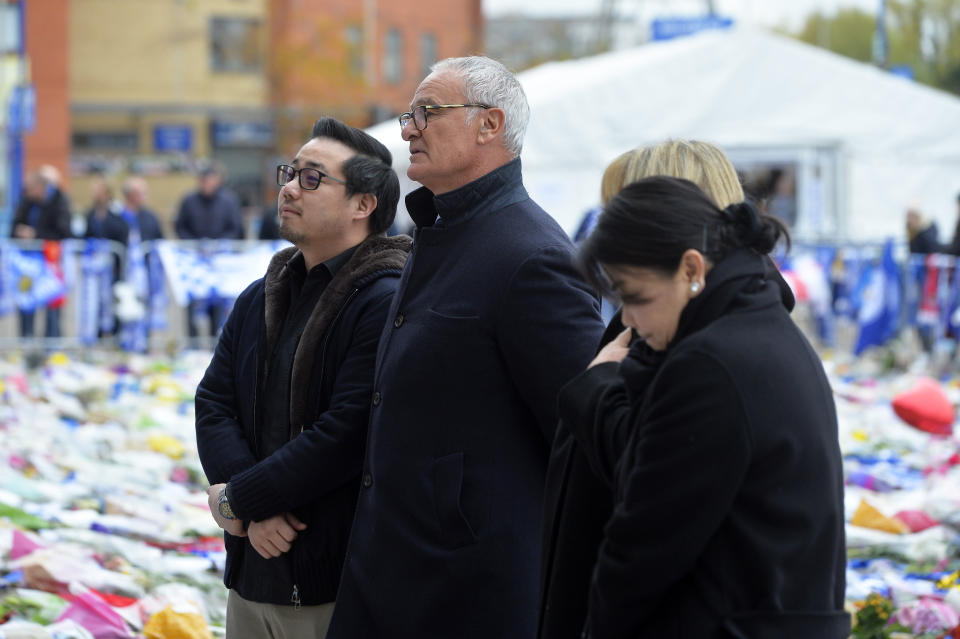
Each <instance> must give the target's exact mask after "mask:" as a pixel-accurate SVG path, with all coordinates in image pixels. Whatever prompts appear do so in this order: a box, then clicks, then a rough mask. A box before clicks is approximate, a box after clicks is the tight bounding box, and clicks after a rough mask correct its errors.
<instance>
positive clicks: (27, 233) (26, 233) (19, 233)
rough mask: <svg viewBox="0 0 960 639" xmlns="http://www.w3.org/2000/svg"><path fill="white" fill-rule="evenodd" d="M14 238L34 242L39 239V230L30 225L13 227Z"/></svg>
mask: <svg viewBox="0 0 960 639" xmlns="http://www.w3.org/2000/svg"><path fill="white" fill-rule="evenodd" d="M13 236H14V237H17V238H20V239H21V240H32V239H34V238H36V237H37V230H36V229H35V228H33V227H32V226H30V225H29V224H17V225H16V226H15V227H13Z"/></svg>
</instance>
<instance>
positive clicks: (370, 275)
mask: <svg viewBox="0 0 960 639" xmlns="http://www.w3.org/2000/svg"><path fill="white" fill-rule="evenodd" d="M391 161H392V158H391V155H390V152H389V151H388V150H387V149H386V147H384V146H383V145H382V144H381V143H380V142H378V141H376V140H375V139H373V138H372V137H370V136H369V135H367V134H366V133H364V132H363V131H360V130H358V129H354V128H353V127H349V126H347V125H345V124H343V123H341V122H339V121H337V120H334V119H333V118H323V119H321V120H318V121H317V123H316V125H315V126H314V128H313V135H312V137H311V139H310V140H309V141H308V142H307V143H306V144H304V145H303V147H301V148H300V151H299V152H298V153H297V155H296V157H295V158H294V159H293V160H292V162H291V163H290V164H289V165H287V164H281V165H280V166H278V167H277V184H278V185H279V186H281V187H282V188H281V189H280V193H279V196H278V212H279V217H280V235H281V237H283V238H285V239H287V240H289V241H290V242H292V243H293V245H294V246H293V247H290V248H287V249H284V250H281V251H280V252H278V253H277V254H276V255H275V256H274V257H273V259H272V261H271V262H270V265H269V267H268V268H267V273H266V275H265V277H264V278H262V279H260V280H257V281H256V282H254V283H253V284H251V285H250V286H249V287H248V288H247V289H246V291H244V292H243V293H242V294H241V295H240V297H239V298H238V299H237V302H236V304H235V306H234V309H233V312H232V313H231V315H230V318H229V319H228V320H227V323H226V325H225V326H224V329H223V332H222V334H221V336H220V339H219V342H218V343H217V348H216V351H215V352H214V355H213V360H212V361H211V362H210V366H209V368H208V369H207V371H206V374H205V375H204V377H203V380H202V381H201V382H200V385H199V386H198V388H197V397H196V430H197V448H198V451H199V453H200V461H201V463H202V464H203V469H204V471H205V472H206V475H207V479H208V480H209V481H210V484H211V486H210V489H209V491H208V497H209V504H210V510H211V513H212V514H213V517H214V519H215V520H216V521H217V523H218V524H219V525H220V527H221V528H223V529H224V531H225V534H224V540H225V544H226V549H227V562H226V568H225V571H224V583H225V584H226V586H227V587H228V588H229V589H230V593H229V595H228V603H227V627H226V633H227V636H228V637H230V638H231V639H243V638H245V637H250V638H257V639H262V638H263V637H286V638H298V637H304V638H307V637H309V638H311V639H313V638H316V637H324V636H325V635H326V632H327V626H328V625H329V621H330V616H331V614H332V611H333V605H334V604H333V602H334V599H335V596H336V590H337V584H338V583H339V581H340V570H341V566H342V564H343V559H344V556H345V553H346V546H347V540H348V537H349V532H350V524H351V521H352V520H353V514H354V508H355V506H356V500H357V492H358V490H359V486H360V470H361V464H362V460H363V447H364V441H365V437H366V428H367V419H368V416H369V410H370V395H371V394H372V392H373V390H372V382H373V370H374V359H375V356H376V348H377V342H378V340H379V338H380V333H381V332H382V330H383V325H384V323H385V320H386V317H387V312H388V310H389V306H390V302H391V300H392V298H393V295H394V292H395V291H396V288H397V285H398V281H399V276H400V273H401V269H402V268H403V264H404V262H405V260H406V257H407V253H408V251H409V248H410V238H409V237H406V236H397V237H391V238H388V237H386V235H385V233H384V231H385V230H386V229H387V228H388V227H389V226H390V224H391V223H392V222H393V218H394V214H395V213H396V206H397V200H398V199H399V193H400V190H399V189H400V187H399V181H398V179H397V175H396V173H395V172H394V171H393V169H392V168H391Z"/></svg>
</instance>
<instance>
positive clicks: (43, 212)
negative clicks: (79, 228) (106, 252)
mask: <svg viewBox="0 0 960 639" xmlns="http://www.w3.org/2000/svg"><path fill="white" fill-rule="evenodd" d="M36 205H37V206H38V207H40V211H39V215H37V216H36V219H35V221H34V222H35V223H34V224H31V220H30V213H31V210H32V209H33V206H34V202H32V201H30V200H28V199H27V198H23V199H22V200H21V201H20V204H19V205H18V206H17V213H16V215H15V216H14V218H13V224H11V225H10V231H11V236H12V233H13V231H14V230H15V229H16V227H17V225H18V224H27V225H28V226H32V227H33V228H34V230H35V231H36V233H37V237H36V239H38V240H65V239H67V238H68V237H71V236H72V233H71V232H70V203H69V201H68V200H67V197H66V196H65V195H64V194H63V192H62V191H60V189H55V190H53V191H52V192H51V193H50V195H49V196H48V197H47V199H46V200H44V201H43V202H39V203H37V204H36Z"/></svg>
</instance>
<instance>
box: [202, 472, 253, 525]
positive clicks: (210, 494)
mask: <svg viewBox="0 0 960 639" xmlns="http://www.w3.org/2000/svg"><path fill="white" fill-rule="evenodd" d="M224 487H226V484H214V485H213V486H211V487H210V488H207V505H208V506H210V514H211V515H213V520H214V521H215V522H217V525H218V526H220V527H221V528H223V529H224V530H225V531H227V532H228V533H230V534H231V535H233V536H234V537H246V536H247V533H246V531H245V530H244V529H243V522H242V521H240V520H239V519H227V518H226V517H224V516H223V515H221V514H220V508H219V507H218V505H217V499H218V498H219V496H220V491H221V490H223V488H224Z"/></svg>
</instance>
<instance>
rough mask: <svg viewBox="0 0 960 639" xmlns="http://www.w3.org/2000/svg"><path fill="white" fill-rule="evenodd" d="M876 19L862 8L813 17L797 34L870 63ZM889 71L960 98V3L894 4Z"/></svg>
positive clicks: (893, 0) (918, 0)
mask: <svg viewBox="0 0 960 639" xmlns="http://www.w3.org/2000/svg"><path fill="white" fill-rule="evenodd" d="M875 32H876V17H875V16H874V15H872V14H870V13H867V12H865V11H862V10H860V9H842V10H840V11H838V12H836V13H835V14H832V15H826V14H824V13H822V12H819V11H818V12H816V13H813V14H811V15H809V16H808V17H807V19H806V21H805V23H804V25H803V28H802V29H801V30H800V31H799V32H797V33H795V34H793V35H794V36H795V37H797V38H798V39H800V40H803V41H804V42H808V43H810V44H813V45H816V46H819V47H823V48H825V49H829V50H830V51H833V52H835V53H839V54H840V55H844V56H847V57H849V58H853V59H855V60H860V61H861V62H870V61H871V60H872V59H873V55H872V53H873V38H874V34H875ZM886 32H887V42H888V48H887V66H888V67H894V66H905V67H909V68H910V69H912V70H913V75H914V77H915V78H916V80H917V81H918V82H923V83H925V84H929V85H931V86H934V87H938V88H940V89H943V90H946V91H950V92H952V93H955V94H958V95H960V0H888V2H887V16H886Z"/></svg>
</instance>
